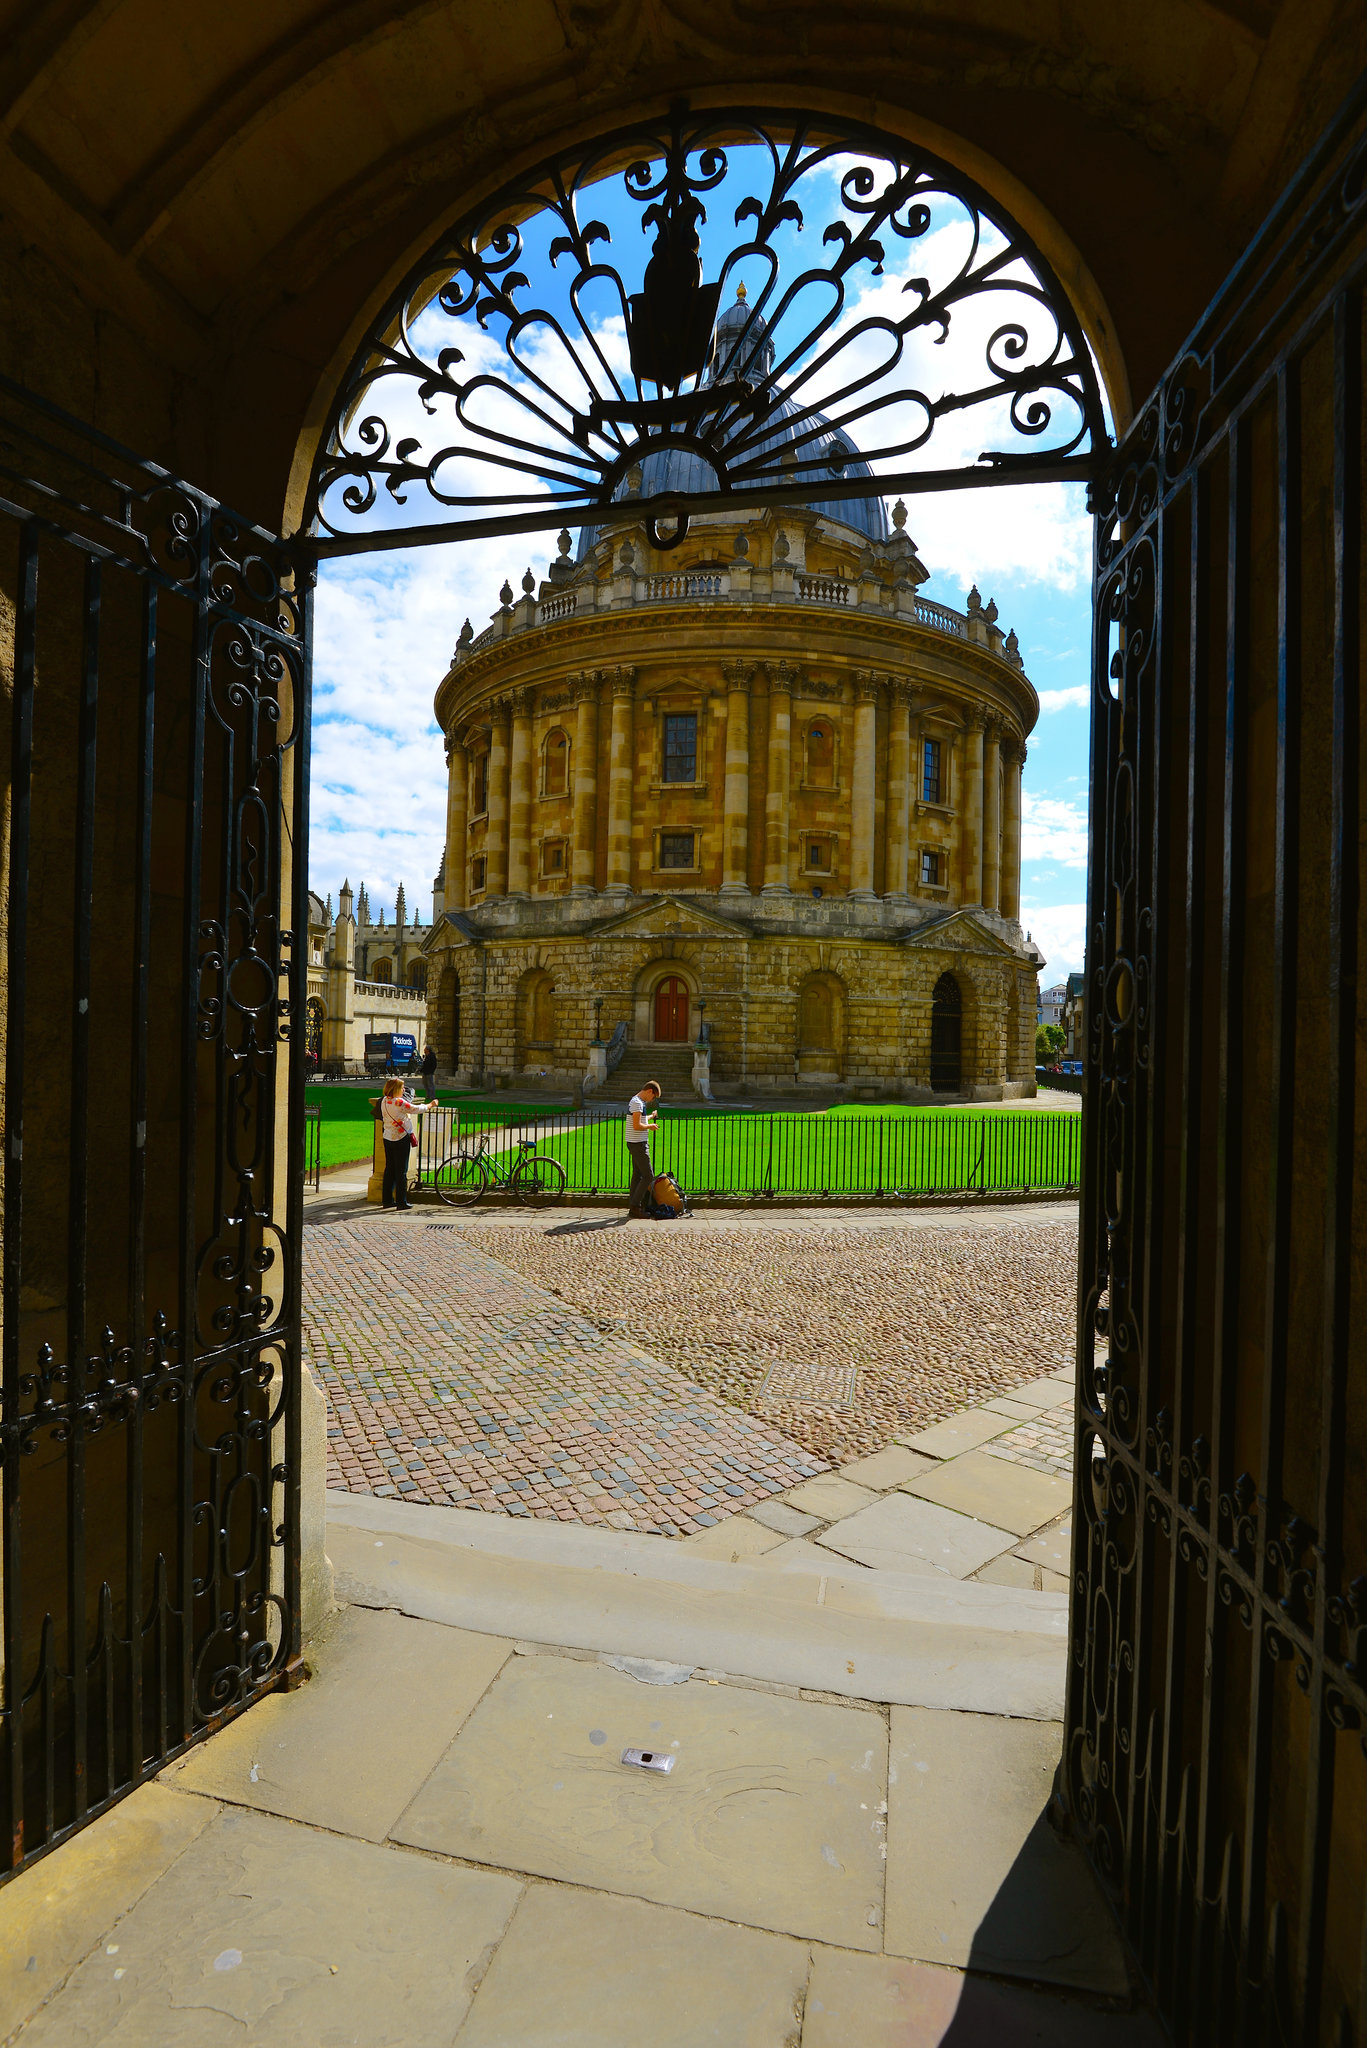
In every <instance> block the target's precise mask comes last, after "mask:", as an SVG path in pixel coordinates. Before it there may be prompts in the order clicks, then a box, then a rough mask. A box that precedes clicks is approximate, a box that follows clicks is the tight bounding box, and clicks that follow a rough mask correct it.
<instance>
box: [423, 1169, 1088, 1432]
mask: <svg viewBox="0 0 1367 2048" xmlns="http://www.w3.org/2000/svg"><path fill="white" fill-rule="evenodd" d="M1057 1216H1058V1212H1057V1211H1050V1212H1049V1213H1048V1217H1047V1218H1046V1219H1045V1220H1040V1221H1036V1220H1035V1217H1034V1213H1033V1212H1031V1211H1030V1210H1028V1209H1016V1210H1014V1211H1013V1212H1011V1213H1010V1214H1003V1213H1001V1212H998V1213H997V1214H995V1215H994V1214H993V1213H992V1212H990V1211H984V1212H980V1213H979V1214H977V1215H972V1216H962V1217H960V1218H959V1219H957V1220H955V1219H951V1218H949V1217H946V1216H939V1217H935V1218H933V1219H932V1218H930V1217H923V1218H918V1219H913V1218H912V1217H910V1216H897V1217H892V1218H888V1219H886V1220H884V1219H882V1218H874V1217H869V1216H868V1215H867V1214H864V1215H851V1213H850V1212H848V1211H847V1212H845V1213H844V1215H843V1216H842V1217H841V1219H840V1220H838V1221H837V1220H828V1219H827V1218H826V1217H825V1216H822V1215H820V1214H819V1213H818V1214H817V1215H815V1216H812V1215H810V1214H809V1215H806V1216H803V1217H800V1218H793V1219H788V1218H782V1217H778V1216H771V1217H766V1218H764V1219H763V1224H761V1223H760V1221H759V1219H758V1218H756V1219H753V1220H752V1219H750V1218H748V1217H742V1216H737V1217H736V1218H735V1220H734V1221H729V1220H728V1219H727V1218H726V1217H724V1216H713V1215H708V1216H707V1217H706V1218H704V1217H702V1216H699V1217H698V1218H697V1219H695V1220H694V1221H692V1222H684V1223H679V1224H669V1225H646V1224H634V1225H632V1226H631V1227H630V1229H628V1230H623V1229H622V1228H621V1227H620V1226H619V1225H618V1224H617V1222H616V1220H615V1219H603V1218H601V1217H600V1218H598V1219H597V1220H590V1219H583V1220H575V1219H572V1218H571V1219H564V1220H556V1221H550V1220H548V1219H547V1218H546V1217H544V1216H534V1217H531V1218H528V1217H526V1216H525V1215H524V1216H518V1215H517V1214H516V1213H513V1214H509V1213H507V1212H503V1213H501V1214H495V1215H491V1216H489V1217H487V1218H468V1219H467V1218H462V1220H461V1222H460V1225H459V1230H460V1233H461V1234H462V1235H463V1236H464V1237H465V1238H466V1239H467V1240H468V1241H469V1242H470V1243H471V1244H472V1245H478V1246H480V1247H481V1248H482V1249H483V1250H485V1251H486V1252H490V1253H492V1254H493V1255H494V1256H495V1257H497V1258H498V1259H500V1260H502V1261H503V1262H504V1263H505V1264H506V1265H508V1266H510V1267H513V1268H515V1269H516V1271H517V1272H519V1273H520V1274H522V1275H523V1276H524V1278H526V1279H527V1280H530V1281H532V1282H534V1283H535V1284H536V1285H538V1286H540V1287H543V1288H545V1289H546V1290H548V1292H550V1293H553V1294H557V1295H559V1296H560V1298H561V1299H562V1300H563V1301H564V1302H566V1304H572V1305H573V1306H574V1307H575V1308H576V1309H578V1310H580V1311H582V1312H583V1313H584V1314H585V1315H587V1316H589V1317H591V1318H592V1319H593V1320H594V1321H596V1322H599V1323H603V1322H607V1321H614V1322H616V1323H617V1324H618V1325H619V1326H620V1327H621V1329H622V1330H623V1332H624V1333H625V1334H626V1335H628V1336H629V1337H631V1338H633V1339H634V1340H635V1341H636V1342H637V1343H638V1344H640V1345H641V1346H642V1348H643V1349H645V1350H647V1351H648V1352H649V1353H650V1354H651V1355H653V1356H654V1357H656V1358H659V1359H662V1360H664V1361H665V1362H666V1363H667V1364H669V1365H672V1366H674V1367H676V1368H677V1369H678V1370H679V1371H681V1372H684V1373H687V1375H688V1377H689V1378H690V1380H692V1381H694V1382H696V1384H697V1385H699V1386H701V1387H703V1388H705V1389H706V1390H707V1391H708V1392H709V1393H711V1394H714V1395H719V1396H720V1397H721V1398H722V1399H724V1400H726V1401H728V1402H732V1403H735V1404H736V1406H738V1407H739V1408H742V1409H744V1410H746V1411H747V1412H748V1413H749V1414H751V1415H753V1416H755V1417H757V1418H758V1419H761V1420H763V1421H764V1422H766V1423H769V1424H771V1425H773V1426H774V1427H776V1428H778V1429H781V1430H782V1431H783V1432H784V1434H785V1435H786V1436H788V1437H790V1438H793V1439H795V1440H796V1441H797V1442H798V1443H800V1444H802V1445H804V1446H805V1447H806V1448H807V1449H808V1450H809V1451H811V1452H812V1453H813V1454H814V1455H816V1456H818V1457H821V1458H824V1459H830V1460H832V1461H833V1462H837V1463H838V1462H840V1461H841V1460H843V1459H848V1458H852V1457H857V1456H859V1455H861V1454H863V1453H865V1452H869V1451H875V1450H878V1449H880V1448H881V1447H882V1446H883V1445H885V1444H887V1443H890V1442H892V1441H893V1440H894V1439H895V1438H898V1437H904V1436H906V1435H907V1434H908V1433H909V1432H914V1431H916V1430H919V1429H923V1428H924V1427H926V1425H927V1424H929V1423H932V1422H936V1421H939V1420H940V1419H941V1418H942V1417H944V1416H947V1415H951V1414H953V1413H954V1412H955V1411H956V1410H958V1409H960V1408H963V1407H965V1406H967V1405H971V1404H972V1403H974V1402H978V1401H984V1400H987V1399H990V1398H991V1397H993V1396H994V1395H1000V1394H1005V1393H1008V1392H1009V1391H1010V1389H1011V1388H1012V1387H1013V1386H1019V1385H1022V1384H1023V1383H1024V1382H1025V1381H1027V1380H1030V1379H1033V1378H1035V1377H1037V1376H1038V1375H1039V1374H1041V1373H1048V1372H1053V1371H1056V1370H1058V1368H1060V1367H1061V1366H1067V1365H1068V1364H1070V1363H1071V1360H1072V1357H1073V1347H1074V1321H1075V1316H1076V1301H1075V1285H1076V1282H1075V1274H1076V1244H1077V1224H1076V1211H1075V1210H1074V1211H1072V1212H1071V1213H1069V1214H1067V1216H1066V1220H1064V1219H1063V1218H1059V1220H1053V1219H1054V1218H1055V1217H1057ZM1032 1427H1033V1426H1032ZM1016 1435H1017V1432H1014V1431H1013V1432H1012V1438H1013V1439H1014V1438H1015V1437H1016ZM1002 1455H1006V1456H1008V1457H1011V1458H1012V1459H1013V1460H1014V1461H1016V1462H1021V1463H1034V1464H1038V1465H1039V1466H1040V1467H1041V1469H1044V1470H1050V1471H1055V1470H1061V1469H1066V1467H1064V1466H1060V1465H1059V1464H1058V1462H1057V1460H1058V1457H1059V1455H1060V1453H1059V1447H1058V1443H1057V1442H1056V1440H1055V1437H1054V1435H1053V1433H1052V1431H1051V1426H1049V1425H1046V1426H1044V1434H1043V1435H1039V1434H1038V1433H1037V1434H1036V1435H1035V1436H1032V1435H1031V1431H1030V1430H1029V1429H1027V1430H1024V1431H1023V1432H1021V1433H1020V1441H1019V1443H1018V1444H1013V1448H1012V1450H1011V1451H1009V1452H1004V1453H1002Z"/></svg>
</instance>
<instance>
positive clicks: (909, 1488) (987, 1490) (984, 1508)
mask: <svg viewBox="0 0 1367 2048" xmlns="http://www.w3.org/2000/svg"><path fill="white" fill-rule="evenodd" d="M905 1491H906V1492H907V1493H911V1494H915V1495H917V1496H918V1497H919V1498H920V1499H921V1500H933V1501H937V1502H938V1503H939V1505H940V1506H941V1507H945V1508H953V1509H954V1510H955V1511H956V1512H957V1513H959V1514H961V1515H973V1516H975V1517H976V1518H977V1519H978V1520H979V1521H983V1522H992V1523H994V1524H995V1525H996V1526H997V1527H998V1528H1001V1529H1009V1530H1010V1531H1011V1533H1012V1535H1014V1536H1017V1537H1020V1536H1029V1535H1030V1534H1031V1533H1032V1532H1033V1531H1034V1530H1036V1529H1038V1528H1040V1527H1041V1526H1042V1525H1043V1524H1044V1523H1045V1522H1049V1521H1052V1520H1053V1519H1054V1518H1055V1517H1056V1516H1058V1515H1061V1514H1063V1513H1064V1512H1065V1511H1066V1510H1067V1509H1068V1508H1069V1507H1070V1506H1071V1504H1072V1499H1073V1489H1072V1485H1071V1482H1070V1481H1068V1480H1067V1479H1064V1478H1062V1477H1060V1476H1059V1475H1058V1474H1056V1473H1053V1472H1036V1471H1033V1470H1031V1468H1030V1467H1029V1466H1026V1465H1018V1464H1008V1463H1007V1462H1006V1460H1005V1459H1004V1458H992V1457H989V1456H988V1455H987V1452H986V1450H979V1451H969V1452H967V1453H965V1455H964V1456H963V1457H960V1458H955V1459H953V1460H952V1461H951V1462H950V1463H949V1464H947V1465H944V1466H941V1467H940V1468H939V1469H938V1470H937V1471H934V1472H928V1473H925V1474H924V1475H923V1476H922V1477H921V1478H919V1479H912V1480H908V1482H907V1485H906V1488H905ZM1002 1548H1003V1549H1004V1550H1005V1549H1007V1548H1009V1542H1008V1543H1004V1544H1003V1545H1002Z"/></svg>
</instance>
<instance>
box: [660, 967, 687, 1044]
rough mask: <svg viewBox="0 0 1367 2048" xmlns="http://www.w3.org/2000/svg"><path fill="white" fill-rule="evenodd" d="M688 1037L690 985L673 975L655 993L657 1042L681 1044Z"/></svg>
mask: <svg viewBox="0 0 1367 2048" xmlns="http://www.w3.org/2000/svg"><path fill="white" fill-rule="evenodd" d="M687 1037H688V985H687V983H686V982H683V981H680V979H679V977H678V975H677V974H671V975H670V977H669V979H668V981H662V982H661V983H660V986H659V987H658V988H657V989H656V991H655V1042H656V1044H657V1045H659V1044H681V1043H682V1042H683V1041H684V1040H685V1039H686V1038H687Z"/></svg>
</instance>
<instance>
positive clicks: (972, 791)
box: [959, 714, 987, 903]
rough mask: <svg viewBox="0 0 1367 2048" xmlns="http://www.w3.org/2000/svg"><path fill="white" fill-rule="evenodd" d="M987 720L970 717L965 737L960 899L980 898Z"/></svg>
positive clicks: (974, 716)
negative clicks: (984, 742)
mask: <svg viewBox="0 0 1367 2048" xmlns="http://www.w3.org/2000/svg"><path fill="white" fill-rule="evenodd" d="M986 724H987V720H986V719H985V718H983V717H982V716H981V715H980V714H974V715H972V716H970V718H969V721H968V732H967V734H966V736H965V740H964V787H963V806H962V810H961V813H960V816H961V819H962V823H961V824H960V826H959V847H960V855H961V860H962V865H963V873H964V887H963V901H964V902H965V903H981V902H982V900H983V728H984V726H985V725H986Z"/></svg>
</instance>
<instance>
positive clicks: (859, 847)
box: [850, 668, 878, 897]
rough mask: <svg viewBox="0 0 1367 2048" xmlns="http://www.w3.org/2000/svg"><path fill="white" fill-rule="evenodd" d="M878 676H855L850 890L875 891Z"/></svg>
mask: <svg viewBox="0 0 1367 2048" xmlns="http://www.w3.org/2000/svg"><path fill="white" fill-rule="evenodd" d="M877 733H878V678H877V676H876V675H874V674H873V672H872V670H870V669H864V668H861V669H857V670H856V671H855V677H854V768H853V771H852V773H851V775H850V894H851V896H868V897H871V896H872V895H873V819H874V806H875V801H876V797H877V788H876V773H875V771H876V758H877V756H876V743H877Z"/></svg>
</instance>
